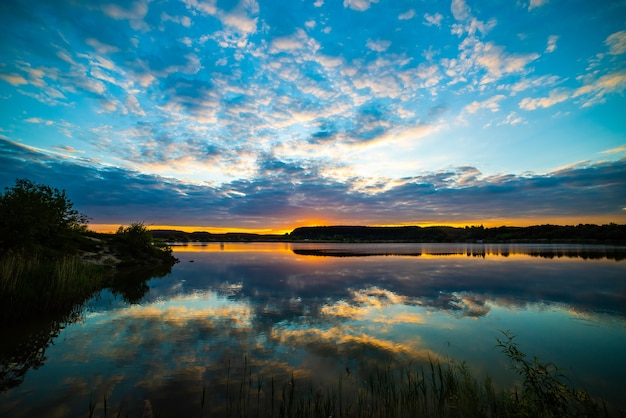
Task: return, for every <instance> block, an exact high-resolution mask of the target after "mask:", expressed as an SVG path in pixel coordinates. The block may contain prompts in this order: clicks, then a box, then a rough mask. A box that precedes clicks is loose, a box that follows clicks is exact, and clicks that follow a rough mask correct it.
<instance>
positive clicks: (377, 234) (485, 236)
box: [152, 223, 626, 245]
mask: <svg viewBox="0 0 626 418" xmlns="http://www.w3.org/2000/svg"><path fill="white" fill-rule="evenodd" d="M152 235H153V237H154V238H158V239H163V240H166V241H170V242H190V241H191V242H193V241H197V242H284V241H330V242H509V243H514V242H528V243H588V244H613V245H626V225H617V224H613V223H612V224H608V225H590V224H580V225H576V226H561V225H537V226H527V227H515V226H500V227H494V228H484V227H483V226H466V227H464V228H459V227H451V226H428V227H420V226H389V227H386V226H350V225H344V226H342V225H339V226H307V227H300V228H296V229H294V230H293V231H292V232H291V233H290V234H285V235H275V234H249V233H240V232H230V233H226V234H212V233H210V232H204V231H198V232H184V231H178V230H165V229H157V230H152Z"/></svg>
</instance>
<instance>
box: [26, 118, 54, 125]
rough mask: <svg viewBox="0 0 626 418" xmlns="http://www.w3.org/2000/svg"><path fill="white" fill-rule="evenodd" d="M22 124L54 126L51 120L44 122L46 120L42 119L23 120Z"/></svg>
mask: <svg viewBox="0 0 626 418" xmlns="http://www.w3.org/2000/svg"><path fill="white" fill-rule="evenodd" d="M24 122H28V123H34V124H37V125H39V124H44V125H46V126H50V125H53V124H54V121H51V120H46V119H42V118H28V119H24Z"/></svg>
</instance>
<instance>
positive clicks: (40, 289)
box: [0, 253, 106, 320]
mask: <svg viewBox="0 0 626 418" xmlns="http://www.w3.org/2000/svg"><path fill="white" fill-rule="evenodd" d="M105 277H106V271H105V269H104V268H103V267H101V266H96V265H92V264H89V263H84V262H83V261H82V260H80V259H79V258H78V257H76V256H63V257H43V256H40V255H38V254H32V255H24V254H23V253H7V254H4V255H3V256H2V257H1V258H0V306H2V309H1V310H0V314H1V315H2V317H0V320H9V319H19V318H22V317H26V316H29V317H32V316H34V315H36V314H39V313H51V312H64V311H67V310H71V309H72V308H73V307H75V306H76V305H78V304H79V303H81V302H82V301H84V300H85V299H86V298H88V297H89V296H91V295H92V294H93V292H95V291H96V290H98V289H100V288H102V284H103V283H104V280H105Z"/></svg>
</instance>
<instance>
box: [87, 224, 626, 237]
mask: <svg viewBox="0 0 626 418" xmlns="http://www.w3.org/2000/svg"><path fill="white" fill-rule="evenodd" d="M610 224H616V225H621V224H620V223H617V222H613V221H610V222H606V221H605V222H584V221H580V222H574V223H572V222H549V221H548V222H530V221H525V222H512V221H506V222H497V221H486V222H481V223H476V222H471V223H470V222H468V223H465V222H449V223H434V222H416V223H402V224H358V223H332V224H331V223H329V224H305V225H298V226H294V227H291V228H238V227H211V226H200V225H192V226H189V225H153V224H151V225H145V226H146V228H147V229H148V230H150V231H153V230H171V231H181V232H185V233H193V232H206V233H209V234H256V235H285V234H290V233H291V232H293V231H294V230H295V229H298V228H302V227H311V228H313V227H340V226H341V227H387V228H390V227H411V226H417V227H420V228H428V227H451V228H465V227H481V226H482V227H484V228H499V227H513V228H515V227H517V228H525V227H532V226H542V225H554V226H563V227H564V226H578V225H596V226H602V225H610ZM128 225H129V224H92V225H88V226H87V229H88V230H90V231H93V232H98V233H115V232H116V231H117V230H118V228H119V227H120V226H128Z"/></svg>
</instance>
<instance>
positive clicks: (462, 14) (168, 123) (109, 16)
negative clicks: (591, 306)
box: [0, 0, 626, 233]
mask: <svg viewBox="0 0 626 418" xmlns="http://www.w3.org/2000/svg"><path fill="white" fill-rule="evenodd" d="M0 24H1V25H2V28H3V30H2V34H1V35H0V37H1V38H0V39H1V42H0V187H2V188H4V187H11V186H13V185H14V184H15V180H16V179H18V178H28V179H30V180H32V181H35V182H38V183H44V184H48V185H51V186H53V187H57V188H59V189H64V190H66V192H67V195H68V197H69V198H70V200H71V201H72V202H74V204H75V208H76V209H78V210H79V211H81V212H82V213H84V214H86V215H87V216H89V217H90V218H91V219H90V227H91V228H92V229H96V230H107V229H110V230H115V229H116V228H117V226H119V225H127V224H129V223H131V222H143V223H144V224H145V225H148V226H150V227H153V228H157V227H176V228H177V229H185V230H206V231H213V232H223V231H250V232H272V233H283V232H288V231H290V230H291V229H293V228H295V227H298V226H306V225H337V224H351V225H442V224H445V225H459V226H463V225H480V224H482V225H485V226H498V225H520V226H522V225H531V224H544V223H554V224H567V225H572V224H579V223H597V224H603V223H609V222H615V223H622V224H623V223H626V99H625V97H624V92H625V90H626V1H624V0H616V1H611V0H600V1H594V2H590V1H587V0H568V1H565V0H530V1H526V0H515V1H512V0H507V1H500V0H489V1H473V0H452V1H434V0H416V1H408V0H403V1H400V0H398V1H391V0H389V1H387V0H338V1H330V0H289V1H268V0H241V1H238V0H234V1H230V0H229V1H222V0H172V1H164V0H139V1H134V2H131V1H121V0H91V1H77V0H56V1H50V0H48V1H42V0H39V1H38V0H34V1H33V0H31V1H19V0H4V1H2V2H1V4H0Z"/></svg>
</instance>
